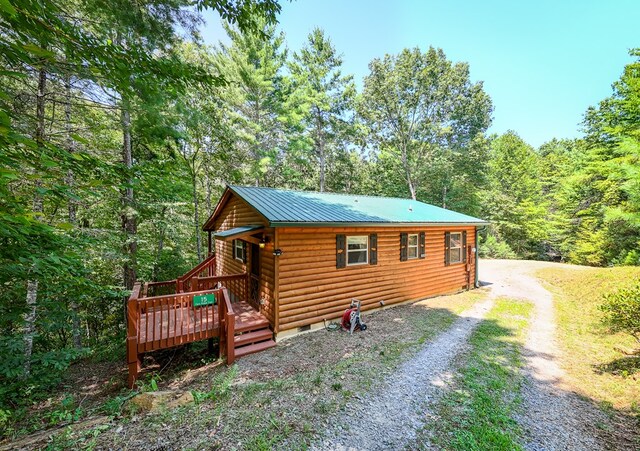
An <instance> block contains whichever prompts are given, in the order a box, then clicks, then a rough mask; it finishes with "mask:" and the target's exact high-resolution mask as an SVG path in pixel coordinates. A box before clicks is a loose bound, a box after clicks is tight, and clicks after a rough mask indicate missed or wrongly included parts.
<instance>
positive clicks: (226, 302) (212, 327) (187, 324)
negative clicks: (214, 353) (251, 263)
mask: <svg viewBox="0 0 640 451" xmlns="http://www.w3.org/2000/svg"><path fill="white" fill-rule="evenodd" d="M188 286H189V287H194V288H195V290H196V291H190V292H176V289H177V282H176V281H175V280H174V281H165V282H149V283H145V284H142V283H140V282H137V283H136V284H135V286H134V287H133V290H132V291H131V296H130V297H129V300H128V302H127V364H128V365H129V386H130V387H133V385H134V384H135V380H136V378H137V374H138V373H139V372H140V360H139V355H140V354H142V353H145V352H149V351H153V350H156V349H164V348H169V347H172V346H178V345H181V344H186V343H190V342H193V341H199V340H205V339H208V338H214V337H219V342H220V348H219V349H220V352H221V353H222V354H224V355H226V358H227V363H232V362H233V361H234V360H235V352H234V351H235V343H234V338H233V337H234V336H235V317H236V313H235V312H234V310H233V303H235V302H239V301H246V300H248V298H247V296H248V293H249V275H248V274H247V273H242V274H231V275H227V276H212V277H198V276H193V277H192V278H191V279H190V280H189V284H188ZM161 293H162V294H161ZM164 293H167V294H164ZM208 294H213V295H214V296H215V298H216V302H215V304H211V303H207V302H204V303H203V304H202V305H201V306H194V296H203V295H208Z"/></svg>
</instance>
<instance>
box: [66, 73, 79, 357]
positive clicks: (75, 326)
mask: <svg viewBox="0 0 640 451" xmlns="http://www.w3.org/2000/svg"><path fill="white" fill-rule="evenodd" d="M64 88H65V95H66V101H65V104H64V116H65V129H66V130H65V131H66V135H67V136H66V141H67V142H66V147H67V151H68V152H69V153H73V152H75V150H76V148H75V147H76V146H75V144H76V142H75V140H74V139H73V137H72V136H71V76H70V75H69V74H67V75H66V77H65V80H64ZM65 182H66V183H67V186H68V187H69V189H70V190H72V189H73V185H74V174H73V171H72V170H71V169H69V171H68V172H67V177H66V180H65ZM77 209H78V205H77V202H76V201H75V200H74V199H72V198H71V197H70V198H69V205H68V216H69V224H71V225H73V227H74V228H75V226H76V223H77V220H76V216H77V215H76V213H77ZM69 307H70V308H71V314H72V319H71V322H72V326H71V327H72V336H73V345H74V346H75V348H76V349H81V348H82V339H81V335H80V314H79V311H78V303H77V302H76V300H75V299H74V298H73V296H72V297H71V299H70V301H69Z"/></svg>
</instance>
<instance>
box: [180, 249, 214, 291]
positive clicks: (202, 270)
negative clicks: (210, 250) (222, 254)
mask: <svg viewBox="0 0 640 451" xmlns="http://www.w3.org/2000/svg"><path fill="white" fill-rule="evenodd" d="M215 273H216V255H215V254H211V255H210V256H208V257H207V258H205V259H204V260H202V261H201V262H200V264H198V266H196V267H194V268H193V269H191V270H190V271H189V272H188V273H186V274H185V275H183V276H180V277H178V279H177V280H176V282H177V284H176V286H177V290H178V292H183V291H193V289H192V288H191V279H192V278H193V277H212V276H214V275H215Z"/></svg>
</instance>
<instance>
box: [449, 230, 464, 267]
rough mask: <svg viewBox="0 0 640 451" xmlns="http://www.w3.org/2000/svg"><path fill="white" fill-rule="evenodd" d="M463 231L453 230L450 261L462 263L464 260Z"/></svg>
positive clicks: (450, 240)
mask: <svg viewBox="0 0 640 451" xmlns="http://www.w3.org/2000/svg"><path fill="white" fill-rule="evenodd" d="M462 252H463V250H462V233H461V232H451V234H450V238H449V263H460V262H461V261H462Z"/></svg>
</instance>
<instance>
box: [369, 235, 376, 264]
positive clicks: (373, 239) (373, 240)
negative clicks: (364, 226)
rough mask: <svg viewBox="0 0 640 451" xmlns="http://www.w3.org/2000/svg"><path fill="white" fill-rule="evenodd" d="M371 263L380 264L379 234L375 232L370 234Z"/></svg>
mask: <svg viewBox="0 0 640 451" xmlns="http://www.w3.org/2000/svg"><path fill="white" fill-rule="evenodd" d="M369 264H370V265H377V264H378V235H377V234H375V233H372V234H371V235H369Z"/></svg>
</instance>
